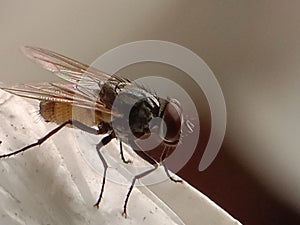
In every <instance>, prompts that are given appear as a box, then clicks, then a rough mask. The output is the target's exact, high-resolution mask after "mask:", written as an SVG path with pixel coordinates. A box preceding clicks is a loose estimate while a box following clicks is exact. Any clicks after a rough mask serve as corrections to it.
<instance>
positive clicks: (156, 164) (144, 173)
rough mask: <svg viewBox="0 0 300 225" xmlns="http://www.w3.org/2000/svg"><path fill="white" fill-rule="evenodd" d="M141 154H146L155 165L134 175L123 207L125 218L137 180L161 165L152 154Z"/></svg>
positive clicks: (148, 159)
mask: <svg viewBox="0 0 300 225" xmlns="http://www.w3.org/2000/svg"><path fill="white" fill-rule="evenodd" d="M141 154H142V155H144V156H145V157H146V158H147V161H148V162H150V163H151V164H152V165H153V168H151V169H149V170H147V171H145V172H143V173H140V174H138V175H136V176H134V178H133V180H132V182H131V185H130V187H129V190H128V192H127V195H126V199H125V202H124V207H123V212H122V215H123V216H124V217H125V218H127V204H128V200H129V197H130V194H131V192H132V189H133V187H134V184H135V182H136V180H137V179H140V178H143V177H145V176H147V175H149V174H150V173H152V172H153V171H154V170H156V169H157V168H158V166H159V164H158V163H157V162H156V161H155V160H153V159H152V158H151V157H150V156H148V155H147V154H145V153H144V152H143V151H141Z"/></svg>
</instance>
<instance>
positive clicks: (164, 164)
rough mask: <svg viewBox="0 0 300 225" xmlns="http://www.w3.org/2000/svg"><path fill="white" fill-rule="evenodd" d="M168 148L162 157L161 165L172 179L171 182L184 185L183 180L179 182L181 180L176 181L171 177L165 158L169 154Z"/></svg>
mask: <svg viewBox="0 0 300 225" xmlns="http://www.w3.org/2000/svg"><path fill="white" fill-rule="evenodd" d="M168 150H169V149H168V148H165V149H164V151H163V153H162V155H161V157H160V161H161V164H162V166H163V167H164V170H165V173H166V174H167V176H168V177H169V178H170V180H171V181H173V182H175V183H182V180H179V179H175V178H174V177H172V176H171V174H170V172H169V170H168V168H167V165H166V163H165V161H164V160H165V158H166V157H167V154H168Z"/></svg>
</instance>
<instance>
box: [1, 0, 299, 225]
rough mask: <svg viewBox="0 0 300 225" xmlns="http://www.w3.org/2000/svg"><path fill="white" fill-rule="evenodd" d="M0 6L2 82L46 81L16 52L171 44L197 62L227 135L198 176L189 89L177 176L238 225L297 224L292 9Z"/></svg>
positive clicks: (212, 3)
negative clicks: (187, 149)
mask: <svg viewBox="0 0 300 225" xmlns="http://www.w3.org/2000/svg"><path fill="white" fill-rule="evenodd" d="M0 4H1V7H0V28H1V42H0V68H1V81H2V82H5V83H10V84H12V83H16V82H18V83H20V82H35V81H46V80H53V79H54V77H53V76H49V74H48V73H46V72H42V70H41V69H40V68H39V67H37V66H33V65H32V64H31V63H29V62H28V61H27V60H26V59H25V58H24V57H23V56H22V54H21V53H20V51H19V47H20V46H23V45H33V46H40V47H43V48H48V49H51V50H55V51H57V52H60V53H63V54H64V55H67V56H70V57H73V58H77V59H79V60H80V61H83V62H86V63H91V62H92V61H93V60H95V59H96V58H97V57H99V56H100V55H101V54H103V53H104V52H106V51H108V50H109V49H111V48H114V47H116V46H118V45H120V44H124V43H127V42H132V41H136V40H145V39H157V40H165V41H170V42H175V43H177V44H180V45H183V46H185V47H187V48H189V49H191V50H192V51H193V52H195V53H196V54H198V55H199V56H200V57H201V58H202V59H203V60H204V61H205V62H206V63H207V64H208V65H209V67H210V68H211V69H212V71H213V72H214V73H215V75H216V77H217V79H218V81H219V83H220V86H221V88H222V90H223V93H224V97H225V100H226V105H227V112H228V121H227V122H228V125H227V132H226V136H225V140H224V144H223V146H222V149H221V151H220V153H219V155H218V156H217V158H216V160H215V161H214V162H213V164H212V165H211V166H210V167H209V168H208V169H207V170H205V171H204V172H201V173H199V172H198V169H197V168H198V164H199V161H200V158H201V156H202V153H203V149H204V147H205V145H206V142H207V139H208V135H209V130H210V118H209V110H208V109H207V103H206V102H205V99H203V96H202V97H201V94H200V92H199V90H195V92H194V96H193V97H194V98H195V99H197V100H198V101H199V105H198V107H199V108H200V109H201V110H202V111H201V110H200V111H201V112H202V113H201V130H202V133H201V138H200V142H199V149H198V151H197V153H195V155H194V157H193V159H192V160H191V161H190V162H189V163H188V164H187V165H186V166H185V168H183V169H182V170H181V171H180V173H179V175H180V176H182V177H183V178H184V179H186V180H187V181H188V182H190V183H191V184H192V185H194V186H195V187H197V188H198V189H199V190H201V191H202V192H203V193H204V194H206V195H208V196H209V197H210V198H211V199H212V200H214V201H215V202H216V203H217V204H219V205H220V206H221V207H223V208H224V209H225V210H226V211H228V212H229V213H230V214H231V215H233V216H234V217H235V218H237V219H238V220H240V221H241V222H242V223H244V224H300V217H299V214H300V191H299V190H300V179H299V176H300V175H299V173H298V171H299V161H300V153H299V152H300V151H299V147H300V144H299V134H300V132H299V131H300V119H299V115H300V113H299V112H300V101H299V96H300V95H299V94H300V91H299V86H300V76H299V73H300V64H299V62H300V14H299V10H300V2H299V1H288V2H284V1H279V0H273V1H267V0H263V1H237V0H226V1H225V0H201V1H190V2H188V1H175V0H164V1H160V0H154V1H138V0H132V1H128V0H125V1H113V2H111V1H103V0H102V1H87V2H82V1H78V0H75V1H51V2H50V1H48V2H38V1H32V0H29V1H26V2H25V1H24V2H13V1H7V0H5V1H1V3H0ZM158 71H160V70H158ZM135 72H138V70H136V71H135ZM198 93H199V96H198Z"/></svg>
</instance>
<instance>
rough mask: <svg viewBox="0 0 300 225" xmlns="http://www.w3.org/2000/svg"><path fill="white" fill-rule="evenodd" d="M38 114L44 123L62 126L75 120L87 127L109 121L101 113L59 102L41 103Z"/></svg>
mask: <svg viewBox="0 0 300 225" xmlns="http://www.w3.org/2000/svg"><path fill="white" fill-rule="evenodd" d="M40 114H41V116H42V117H43V118H44V119H45V121H46V122H53V123H56V124H62V123H64V122H66V121H68V120H77V121H80V122H81V123H84V124H85V125H87V126H94V125H97V124H99V123H100V121H104V120H105V119H106V120H109V118H106V117H108V116H106V117H105V115H103V113H97V111H95V110H92V109H88V108H83V107H76V106H72V105H71V104H69V103H60V102H48V101H42V102H41V103H40Z"/></svg>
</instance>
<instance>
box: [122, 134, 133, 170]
mask: <svg viewBox="0 0 300 225" xmlns="http://www.w3.org/2000/svg"><path fill="white" fill-rule="evenodd" d="M120 154H121V158H122V161H123V162H124V163H126V164H128V163H132V161H131V160H130V159H129V160H126V159H125V157H124V152H123V144H122V141H121V140H120Z"/></svg>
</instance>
